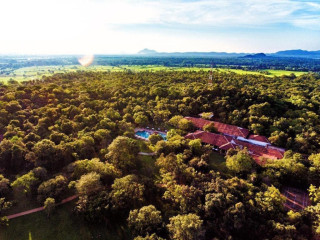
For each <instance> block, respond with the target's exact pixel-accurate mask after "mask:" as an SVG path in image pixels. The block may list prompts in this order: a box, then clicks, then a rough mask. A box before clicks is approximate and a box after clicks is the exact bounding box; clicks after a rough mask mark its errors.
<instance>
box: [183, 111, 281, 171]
mask: <svg viewBox="0 0 320 240" xmlns="http://www.w3.org/2000/svg"><path fill="white" fill-rule="evenodd" d="M186 119H188V120H189V121H191V122H192V123H193V125H194V126H195V127H197V128H198V129H200V130H197V131H196V132H194V133H189V134H188V135H186V138H188V139H201V141H202V142H204V143H207V144H210V145H212V146H213V148H214V149H215V150H218V151H221V152H226V151H228V150H229V149H236V148H240V149H243V148H247V149H248V152H249V154H250V155H251V157H252V158H253V159H254V160H255V161H256V162H257V163H258V164H260V165H263V164H264V163H265V161H266V160H267V159H281V158H283V155H284V152H285V149H283V148H279V147H275V146H273V145H271V143H270V142H269V140H268V139H267V138H266V137H265V136H260V135H254V134H250V131H249V130H248V129H245V128H240V127H237V126H234V125H229V124H224V123H220V122H215V121H209V120H205V119H201V118H193V117H186ZM212 122H213V123H214V126H215V127H216V129H217V131H218V132H219V134H218V133H210V132H205V131H203V130H202V129H203V127H204V126H205V125H207V124H209V123H212Z"/></svg>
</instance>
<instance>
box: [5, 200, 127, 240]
mask: <svg viewBox="0 0 320 240" xmlns="http://www.w3.org/2000/svg"><path fill="white" fill-rule="evenodd" d="M73 208H74V202H73V203H68V204H66V205H64V206H61V207H57V209H56V210H55V212H54V213H53V214H52V216H51V217H50V218H48V217H47V216H46V214H45V213H44V212H37V213H33V214H30V215H26V216H22V217H19V218H16V219H12V220H11V221H10V222H9V227H2V226H0V239H1V240H29V239H32V240H60V239H61V240H62V239H63V240H88V239H97V240H98V239H108V240H120V239H129V238H130V237H129V236H130V235H129V232H128V229H127V228H126V226H125V225H124V224H119V223H117V224H116V225H115V224H114V225H111V223H109V225H108V224H103V225H98V224H94V225H92V224H89V223H88V222H86V221H84V220H83V219H82V218H80V217H79V216H77V215H76V214H75V213H73ZM110 222H112V221H110ZM29 235H30V236H31V238H29Z"/></svg>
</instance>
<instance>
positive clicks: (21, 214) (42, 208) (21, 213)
mask: <svg viewBox="0 0 320 240" xmlns="http://www.w3.org/2000/svg"><path fill="white" fill-rule="evenodd" d="M77 197H78V195H73V196H71V197H68V198H66V199H63V200H62V201H61V202H60V203H58V204H56V206H58V205H61V204H65V203H67V202H70V201H72V200H74V199H76V198H77ZM43 210H44V207H39V208H34V209H31V210H28V211H25V212H20V213H16V214H12V215H9V216H7V218H8V219H13V218H17V217H21V216H24V215H28V214H31V213H35V212H40V211H43Z"/></svg>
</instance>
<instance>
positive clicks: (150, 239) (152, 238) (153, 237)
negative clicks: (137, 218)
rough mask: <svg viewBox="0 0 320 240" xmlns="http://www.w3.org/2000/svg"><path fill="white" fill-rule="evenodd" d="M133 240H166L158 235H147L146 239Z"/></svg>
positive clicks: (137, 238) (135, 239) (136, 239)
mask: <svg viewBox="0 0 320 240" xmlns="http://www.w3.org/2000/svg"><path fill="white" fill-rule="evenodd" d="M133 240H165V239H164V238H161V237H159V236H158V235H157V234H155V233H153V234H151V235H147V236H145V237H141V236H138V237H135V238H134V239H133Z"/></svg>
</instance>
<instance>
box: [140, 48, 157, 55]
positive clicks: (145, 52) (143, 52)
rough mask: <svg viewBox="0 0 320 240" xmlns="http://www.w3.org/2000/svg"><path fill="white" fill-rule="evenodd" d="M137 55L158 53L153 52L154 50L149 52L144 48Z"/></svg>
mask: <svg viewBox="0 0 320 240" xmlns="http://www.w3.org/2000/svg"><path fill="white" fill-rule="evenodd" d="M138 54H142V55H156V54H158V52H157V51H155V50H150V49H148V48H145V49H143V50H141V51H139V52H138Z"/></svg>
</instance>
